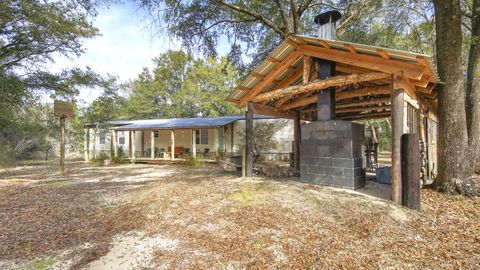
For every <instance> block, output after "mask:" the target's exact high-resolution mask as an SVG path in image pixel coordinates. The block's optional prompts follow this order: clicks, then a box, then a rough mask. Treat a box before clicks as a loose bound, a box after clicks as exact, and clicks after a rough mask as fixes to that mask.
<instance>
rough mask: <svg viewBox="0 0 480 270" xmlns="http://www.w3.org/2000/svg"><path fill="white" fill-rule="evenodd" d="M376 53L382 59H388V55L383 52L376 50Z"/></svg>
mask: <svg viewBox="0 0 480 270" xmlns="http://www.w3.org/2000/svg"><path fill="white" fill-rule="evenodd" d="M377 53H378V54H379V55H380V56H381V57H382V58H383V59H387V60H388V59H390V55H389V54H388V53H387V52H386V51H384V50H381V49H377Z"/></svg>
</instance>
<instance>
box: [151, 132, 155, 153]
mask: <svg viewBox="0 0 480 270" xmlns="http://www.w3.org/2000/svg"><path fill="white" fill-rule="evenodd" d="M150 158H151V159H155V131H153V130H152V131H150Z"/></svg>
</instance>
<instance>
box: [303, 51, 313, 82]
mask: <svg viewBox="0 0 480 270" xmlns="http://www.w3.org/2000/svg"><path fill="white" fill-rule="evenodd" d="M311 71H312V57H310V56H308V55H305V56H303V84H307V83H309V82H310V77H311Z"/></svg>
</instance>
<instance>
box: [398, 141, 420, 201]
mask: <svg viewBox="0 0 480 270" xmlns="http://www.w3.org/2000/svg"><path fill="white" fill-rule="evenodd" d="M418 141H419V138H418V134H403V135H402V205H403V206H406V207H408V208H410V209H414V210H420V146H419V143H418Z"/></svg>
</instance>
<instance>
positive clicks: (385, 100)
mask: <svg viewBox="0 0 480 270" xmlns="http://www.w3.org/2000/svg"><path fill="white" fill-rule="evenodd" d="M382 103H390V98H373V99H367V100H361V101H355V103H350V104H340V105H338V104H337V105H336V106H335V108H337V109H342V108H350V107H356V106H366V105H371V104H382Z"/></svg>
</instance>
